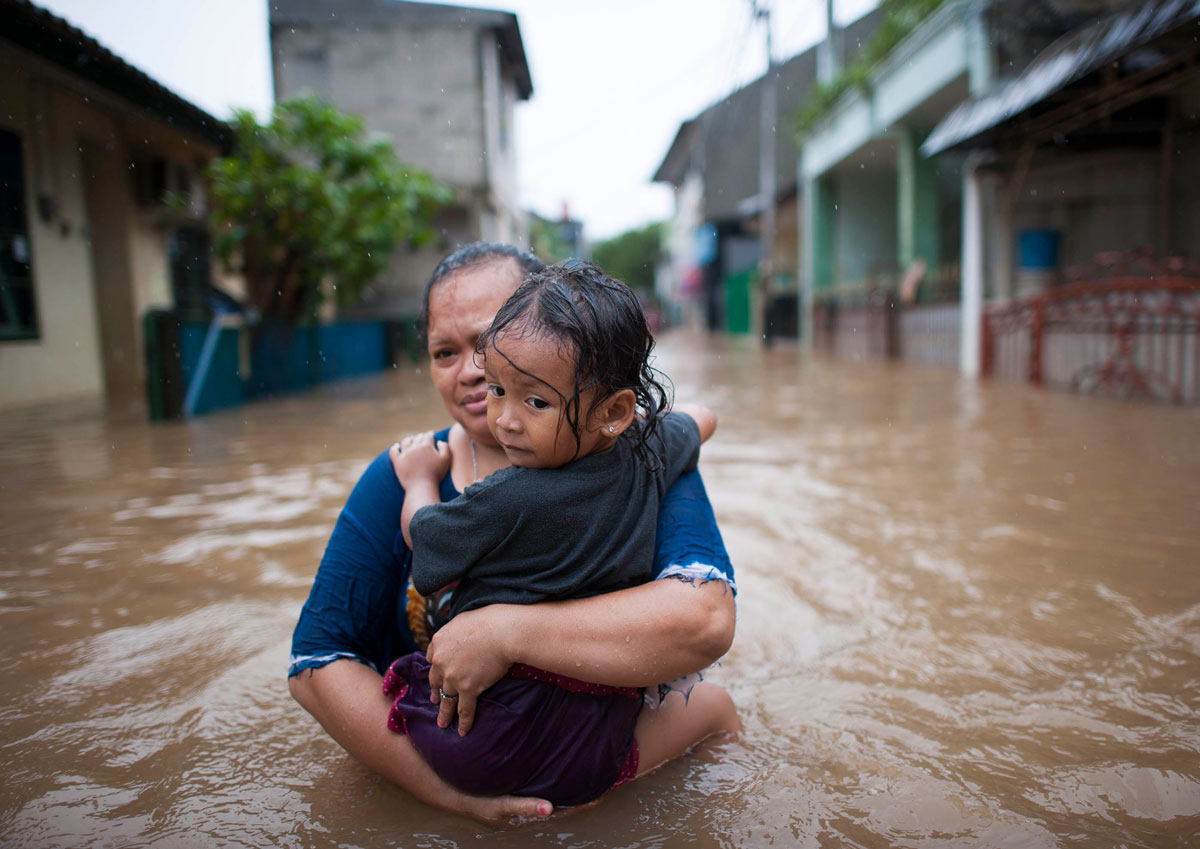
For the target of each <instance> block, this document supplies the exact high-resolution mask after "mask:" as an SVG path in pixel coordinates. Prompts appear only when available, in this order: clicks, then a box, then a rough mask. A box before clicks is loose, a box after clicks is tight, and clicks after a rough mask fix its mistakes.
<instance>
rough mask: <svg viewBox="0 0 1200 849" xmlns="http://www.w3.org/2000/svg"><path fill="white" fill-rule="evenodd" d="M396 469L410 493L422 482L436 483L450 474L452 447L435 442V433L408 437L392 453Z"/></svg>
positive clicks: (390, 453) (394, 469) (395, 446)
mask: <svg viewBox="0 0 1200 849" xmlns="http://www.w3.org/2000/svg"><path fill="white" fill-rule="evenodd" d="M388 458H389V459H391V461H392V469H393V471H395V472H396V477H397V478H399V479H400V485H401V486H402V487H404V488H405V489H406V490H407V489H411V488H412V487H413V485H414V484H416V483H419V482H427V481H433V482H434V483H435V484H436V483H437V482H438V481H440V480H441V479H442V478H444V477H445V476H446V473H447V472H449V471H450V459H451V458H450V446H449V445H447V444H446V443H445V442H435V441H434V439H433V431H426V432H425V433H417V434H413V435H412V436H406V437H405V438H404V439H402V440H400V442H399V443H398V444H397V445H393V446H392V447H391V449H390V450H389V451H388Z"/></svg>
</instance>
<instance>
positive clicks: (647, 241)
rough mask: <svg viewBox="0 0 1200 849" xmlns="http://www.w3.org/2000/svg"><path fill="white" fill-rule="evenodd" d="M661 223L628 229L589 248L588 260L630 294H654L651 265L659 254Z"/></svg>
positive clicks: (652, 266)
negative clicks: (589, 258) (620, 282)
mask: <svg viewBox="0 0 1200 849" xmlns="http://www.w3.org/2000/svg"><path fill="white" fill-rule="evenodd" d="M662 237H663V225H662V224H648V225H646V226H645V227H642V228H641V229H640V230H628V231H626V232H624V233H622V234H621V235H619V236H614V237H613V238H611V239H605V240H604V241H602V242H597V243H596V244H595V245H593V246H592V260H593V261H594V262H595V263H596V265H598V266H600V267H601V268H602V269H603V270H604V273H605V274H607V275H608V276H609V277H615V278H617V279H618V280H621V281H622V282H624V283H625V284H626V285H627V286H629V288H630V289H633V290H634V291H639V290H640V291H642V292H644V293H646V294H653V293H654V266H655V263H656V262H657V261H658V256H659V254H660V253H661V251H662Z"/></svg>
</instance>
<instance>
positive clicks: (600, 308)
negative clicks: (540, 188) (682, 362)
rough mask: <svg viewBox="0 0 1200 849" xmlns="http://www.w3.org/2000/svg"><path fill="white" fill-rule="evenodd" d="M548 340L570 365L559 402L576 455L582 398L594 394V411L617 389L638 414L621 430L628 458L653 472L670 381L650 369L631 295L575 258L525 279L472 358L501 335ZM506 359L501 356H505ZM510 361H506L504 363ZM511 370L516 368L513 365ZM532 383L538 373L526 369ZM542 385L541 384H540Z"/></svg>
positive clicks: (645, 336)
mask: <svg viewBox="0 0 1200 849" xmlns="http://www.w3.org/2000/svg"><path fill="white" fill-rule="evenodd" d="M508 333H517V334H519V336H520V338H535V339H537V338H549V339H554V340H556V341H558V342H559V343H561V344H562V345H563V346H564V347H565V348H566V349H567V350H568V351H569V352H570V353H571V354H572V355H573V357H574V360H575V381H574V383H575V385H574V387H573V389H572V394H571V397H569V398H566V397H564V398H563V401H564V415H565V417H566V420H567V423H568V424H569V425H570V427H571V433H572V434H573V435H574V437H575V456H576V457H577V456H578V455H579V448H580V445H581V444H582V443H581V438H580V435H581V430H582V428H583V425H584V423H585V421H586V418H587V416H589V415H590V414H591V410H580V403H581V395H582V394H583V393H584V392H587V391H588V390H589V389H594V390H595V392H596V395H595V399H594V401H593V406H595V404H599V403H600V402H601V401H604V400H605V399H607V398H609V397H611V396H612V395H614V394H616V393H617V392H620V391H621V390H623V389H631V390H633V394H634V397H635V398H636V400H637V407H638V410H639V412H640V414H641V415H640V416H637V417H635V418H634V421H633V424H632V425H630V427H629V429H628V430H627V431H626V432H627V433H629V434H630V435H631V436H632V437H633V439H634V453H635V454H636V455H637V457H638V458H639V459H640V460H641V461H642V462H643V463H645V464H646V466H647V467H648V468H650V469H651V470H652V471H658V470H659V469H660V468H661V466H662V463H661V461H660V460H659V458H658V455H657V454H656V453H655V452H654V451H653V450H651V449H650V446H649V440H650V439H651V437H653V436H654V434H655V432H656V430H657V428H658V421H659V417H660V416H661V415H662V414H663V413H665V412H666V411H667V410H669V409H670V407H671V382H670V380H668V379H667V377H666V375H664V374H662V372H660V371H658V370H657V369H655V368H653V367H652V366H651V365H650V353H651V351H652V350H653V349H654V336H653V335H652V334H651V333H650V327H649V325H647V323H646V316H645V315H644V314H643V313H642V305H641V304H640V303H639V302H638V299H637V296H636V295H634V293H633V291H632V290H631V289H630V288H629V287H628V286H626V285H625V284H624V283H622V282H621V281H620V280H614V279H613V278H611V277H608V276H607V275H605V274H604V272H603V271H601V270H600V269H599V268H598V267H597V266H595V265H593V264H592V263H590V262H584V261H580V260H573V261H571V262H570V263H568V264H566V265H551V266H548V267H546V268H544V269H542V270H541V271H534V272H532V273H531V274H529V275H527V276H526V278H525V282H524V283H523V284H521V288H519V289H517V291H516V292H514V293H513V294H512V297H510V298H509V299H508V300H507V301H506V302H505V304H504V306H502V307H501V308H500V311H499V312H497V313H496V317H495V319H493V320H492V324H491V326H490V327H488V329H487V330H485V331H484V332H483V333H482V334H481V335H480V337H479V343H478V345H477V346H476V349H475V351H476V355H479V354H482V353H483V352H485V351H487V350H490V349H492V348H495V350H496V351H497V352H498V353H499V354H500V355H501V356H505V354H504V352H503V351H502V350H500V349H499V348H496V339H497V337H499V336H501V335H505V334H508ZM505 359H507V357H505ZM509 362H510V363H512V361H511V360H509ZM512 365H513V367H514V368H517V366H516V364H515V363H512ZM518 370H519V371H522V372H523V373H525V374H527V375H529V376H530V377H532V378H534V379H535V380H540V378H538V376H537V375H535V374H529V372H524V370H523V369H519V368H518ZM542 382H543V383H544V382H545V381H542Z"/></svg>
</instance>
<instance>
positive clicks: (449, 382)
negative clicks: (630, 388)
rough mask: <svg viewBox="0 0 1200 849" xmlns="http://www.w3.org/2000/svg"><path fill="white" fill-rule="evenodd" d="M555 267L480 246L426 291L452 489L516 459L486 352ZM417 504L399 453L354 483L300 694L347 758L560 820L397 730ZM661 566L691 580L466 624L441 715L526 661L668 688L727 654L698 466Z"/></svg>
mask: <svg viewBox="0 0 1200 849" xmlns="http://www.w3.org/2000/svg"><path fill="white" fill-rule="evenodd" d="M540 267H541V263H540V261H538V260H537V259H536V258H535V257H533V256H532V255H530V254H527V253H525V252H523V251H519V250H517V249H515V248H511V247H508V246H503V245H488V244H476V245H469V246H467V247H466V248H462V249H460V250H458V251H456V252H455V253H454V254H451V256H449V257H447V258H446V259H445V260H444V261H443V262H442V263H441V264H440V265H439V266H438V268H437V270H435V271H434V274H433V276H432V278H431V279H430V281H429V284H428V285H427V286H426V291H425V304H424V315H423V317H422V318H423V324H424V326H425V330H426V337H427V340H428V348H429V355H430V374H431V377H432V379H433V382H434V386H435V387H436V388H437V390H438V393H439V394H440V395H441V397H442V401H443V403H444V404H445V405H446V409H447V411H448V412H449V413H450V416H451V418H453V419H454V421H455V424H454V426H453V427H451V428H450V431H449V434H448V437H447V438H448V441H449V444H450V449H451V452H452V455H453V461H452V464H451V469H450V476H449V483H452V484H453V487H452V488H451V489H450V491H449V494H450V495H453V490H455V489H456V490H458V491H462V490H463V489H465V488H466V487H467V486H469V485H470V484H471V483H473V482H474V481H476V480H481V479H482V478H484V477H486V476H487V475H489V474H491V473H492V472H493V471H496V470H497V469H500V468H503V467H505V466H507V465H508V461H507V458H506V457H505V455H504V452H503V450H502V449H501V448H500V447H499V445H497V444H496V443H495V441H494V440H493V438H492V436H491V434H490V432H489V430H488V427H487V400H486V386H485V383H484V379H483V372H482V370H481V369H480V368H479V366H478V364H477V363H476V361H475V357H474V356H473V354H474V351H475V342H476V339H477V338H478V336H479V334H480V333H481V332H482V331H483V330H484V329H485V328H486V327H487V326H488V325H489V324H490V323H491V321H492V318H493V316H494V315H495V314H496V311H497V310H498V309H499V308H500V306H501V305H502V304H503V303H504V302H505V301H506V300H507V299H508V296H509V295H511V294H512V293H513V292H514V291H515V290H516V288H517V287H518V286H519V285H520V284H521V281H522V280H523V278H524V275H525V273H526V272H528V271H532V270H537V269H539V268H540ZM402 503H403V492H402V490H401V489H400V486H399V484H398V483H397V481H396V478H395V475H394V474H393V471H392V468H391V463H390V461H389V459H388V456H387V452H386V451H385V452H383V453H381V454H380V455H379V456H378V457H376V459H375V460H374V462H372V464H371V465H370V466H369V467H368V468H367V470H366V471H365V472H364V473H363V476H362V478H361V479H360V480H359V482H358V484H357V485H356V486H355V488H354V491H353V492H352V493H351V495H350V498H349V499H348V501H347V503H346V507H345V508H344V509H343V511H342V514H341V515H340V516H339V518H338V522H337V525H336V526H335V528H334V531H333V535H332V536H331V538H330V541H329V544H328V546H327V547H326V550H325V556H324V557H323V558H322V561H321V566H320V569H319V570H318V572H317V577H316V580H315V581H314V584H313V589H312V592H311V594H310V596H309V600H308V602H307V603H306V604H305V606H304V610H303V612H302V613H301V616H300V621H299V623H298V624H297V626H296V632H295V635H294V637H293V644H292V664H291V667H290V668H289V671H288V674H289V687H290V689H291V692H292V695H293V697H294V698H295V699H296V700H297V701H298V702H300V704H301V705H302V706H303V707H304V708H305V709H306V710H308V712H309V713H311V714H312V715H313V716H314V717H315V718H316V719H317V721H318V722H320V723H321V725H322V726H323V727H324V728H325V730H326V731H327V732H328V733H329V734H330V736H332V737H333V738H334V739H335V740H337V741H338V743H340V744H341V745H342V747H343V748H345V749H346V751H348V752H349V753H350V754H351V755H353V756H354V757H355V758H356V759H358V760H359V761H360V762H361V763H363V764H364V765H365V766H367V767H368V768H370V769H372V770H374V771H375V772H378V773H379V774H380V775H382V776H383V777H384V778H386V779H388V780H389V781H392V782H393V783H395V784H397V785H399V786H400V787H402V788H404V789H405V790H407V791H409V792H410V793H411V794H412V795H414V796H416V797H417V798H419V799H421V800H422V801H424V802H426V803H428V804H431V805H435V806H437V807H439V808H442V809H445V810H450V811H456V812H459V813H464V814H467V815H469V816H473V817H475V818H477V819H481V820H485V821H499V820H504V819H508V818H512V817H527V818H532V817H540V816H546V815H548V814H549V813H550V812H551V807H550V805H549V804H548V803H547V802H545V801H544V800H540V799H524V798H518V797H511V796H506V797H496V798H490V797H489V798H484V797H474V796H468V795H466V794H463V793H461V792H459V791H457V790H455V789H454V788H452V787H451V786H450V785H448V784H446V783H445V782H443V781H442V780H441V779H439V778H438V777H437V775H436V774H435V773H434V772H433V770H432V769H430V767H429V766H428V765H427V764H426V763H425V762H424V760H423V759H422V758H421V757H420V755H418V754H417V751H416V750H415V749H414V748H413V747H412V745H411V743H410V742H409V741H408V740H407V739H406V738H404V737H403V736H401V735H398V734H393V733H392V732H390V731H389V730H388V729H387V725H386V723H387V716H388V712H389V709H390V706H391V705H390V700H389V699H388V698H387V697H386V696H384V695H383V692H382V675H381V670H383V669H385V668H386V667H387V664H388V663H390V661H391V660H393V659H394V658H396V657H398V656H400V655H402V654H406V653H408V652H410V651H412V650H413V649H414V648H415V643H414V638H413V634H412V631H411V629H410V628H409V625H408V616H407V612H408V611H407V605H406V601H405V593H404V586H403V583H402V580H403V579H405V578H406V577H407V574H408V562H409V559H410V558H411V553H410V552H409V551H408V549H407V546H405V545H404V541H403V538H402V537H401V535H400V507H401V505H402ZM655 559H656V573H657V574H658V575H659V577H660V578H668V577H676V578H682V579H684V580H656V581H653V582H651V583H649V584H645V585H643V586H640V587H634V588H632V589H627V590H621V591H619V592H615V593H610V594H608V595H603V596H594V597H591V598H587V599H576V600H571V601H561V602H544V603H541V604H537V605H506V604H495V605H489V606H488V607H484V608H480V609H478V610H473V611H469V612H467V613H464V614H462V615H460V616H457V617H455V618H454V619H453V620H452V621H451V622H450V623H449V624H447V625H446V626H445V627H443V628H442V629H441V630H439V631H438V632H437V633H436V634H435V635H434V636H433V639H432V642H431V643H430V644H429V647H428V649H427V655H428V661H429V663H430V665H431V667H432V668H431V670H430V673H429V678H430V686H431V688H432V689H433V690H434V691H441V692H444V693H446V694H453V695H455V696H457V698H455V699H446V700H444V701H443V702H442V704H441V710H442V715H443V716H444V717H445V718H446V719H449V718H452V717H453V714H454V712H455V709H457V713H458V727H459V733H461V734H466V733H468V732H469V731H470V728H471V725H472V723H473V721H474V714H475V702H476V699H477V697H478V695H479V694H480V693H481V692H483V690H485V689H487V688H488V687H489V686H491V685H492V684H493V683H495V682H496V681H498V680H499V679H500V678H501V677H502V676H503V675H504V674H505V672H506V671H507V670H508V668H509V667H510V666H511V665H512V664H514V663H525V664H528V665H530V666H535V667H538V668H541V669H545V670H548V671H550V672H554V673H558V674H561V675H567V676H571V677H575V678H581V679H584V680H588V681H593V682H595V683H598V684H607V685H610V686H616V687H630V686H632V687H645V686H653V685H655V684H659V683H660V682H663V681H670V680H672V679H674V678H678V677H680V676H683V675H687V674H689V673H691V672H694V671H695V670H697V669H702V668H703V667H705V666H708V665H709V664H711V663H713V662H714V661H715V660H716V659H717V658H719V657H720V656H721V655H722V654H724V653H725V651H726V650H727V649H728V648H729V645H730V643H731V642H732V639H733V629H734V606H733V592H732V588H733V587H732V585H733V572H732V567H731V566H730V564H729V560H728V556H727V555H726V553H725V549H724V546H723V544H722V543H721V538H720V534H719V533H718V532H717V529H716V525H715V523H714V522H713V518H712V509H711V506H710V505H709V503H708V500H707V497H706V496H705V494H704V488H703V484H702V483H701V482H700V479H699V476H698V475H697V474H696V473H695V472H693V473H691V474H689V475H688V476H685V477H684V478H682V479H681V480H680V482H679V483H677V484H676V485H675V486H674V487H673V488H672V489H671V490H670V491H669V492H668V493H667V497H666V499H665V500H664V503H663V506H662V510H661V512H660V516H659V529H658V542H657V545H656V552H655ZM676 697H678V696H676ZM451 733H452V732H451Z"/></svg>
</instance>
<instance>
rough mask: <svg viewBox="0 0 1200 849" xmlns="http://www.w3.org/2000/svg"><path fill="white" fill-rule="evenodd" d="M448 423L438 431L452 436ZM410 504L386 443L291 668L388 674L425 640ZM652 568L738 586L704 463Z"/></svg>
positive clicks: (340, 524) (314, 595)
mask: <svg viewBox="0 0 1200 849" xmlns="http://www.w3.org/2000/svg"><path fill="white" fill-rule="evenodd" d="M448 433H449V430H448V429H447V430H443V431H440V432H439V433H437V434H436V438H437V439H439V440H443V441H444V440H446V439H447V436H448ZM440 494H441V498H442V500H443V501H449V500H451V499H453V498H455V497H457V496H458V495H459V492H458V490H457V489H455V487H454V484H453V483H451V481H450V476H449V474H447V475H446V477H445V478H444V479H443V480H442V483H441V488H440ZM403 504H404V490H403V489H402V488H401V486H400V482H399V481H398V480H397V479H396V473H395V472H394V471H393V470H392V464H391V461H390V460H389V459H388V454H387V451H384V452H382V453H381V454H379V456H377V457H376V458H375V459H374V460H373V461H372V462H371V464H370V465H369V466H368V467H367V469H366V471H364V472H363V474H362V477H361V478H359V480H358V483H357V484H355V486H354V490H353V491H352V492H351V493H350V497H349V498H348V499H347V501H346V506H345V507H343V508H342V512H341V514H340V515H339V516H338V520H337V524H336V525H334V528H333V534H332V535H331V536H330V538H329V543H328V544H327V545H326V547H325V556H324V557H322V558H321V565H320V568H318V570H317V575H316V578H315V580H314V581H313V586H312V590H311V591H310V593H309V597H308V601H307V602H305V605H304V609H303V610H302V611H301V613H300V621H299V622H297V623H296V630H295V632H294V633H293V635H292V656H291V663H290V665H289V667H288V676H289V677H291V676H293V675H296V674H298V673H299V672H302V671H303V670H305V669H316V668H319V667H321V666H324V665H326V664H328V663H332V662H333V661H335V660H339V659H350V660H357V661H358V662H360V663H364V664H366V665H367V666H370V667H371V668H372V669H374V670H375V671H376V672H379V673H380V674H382V673H383V670H384V669H386V668H387V667H388V665H389V664H390V663H391V662H392V661H393V660H395V659H396V658H397V657H400V656H402V655H405V654H409V653H411V652H413V651H415V650H416V648H417V645H416V643H415V641H414V637H413V633H412V631H411V630H410V628H409V624H408V615H407V614H408V610H407V594H406V587H407V585H408V580H409V574H410V571H411V567H412V551H411V550H410V549H409V548H408V546H407V545H406V544H405V542H404V537H403V535H402V534H401V532H400V509H401V507H402V506H403ZM653 575H654V577H655V578H656V579H661V578H679V579H683V580H690V581H701V582H703V581H710V580H720V581H725V582H726V583H727V584H729V586H730V587H731V588H732V589H733V590H734V591H735V592H736V585H735V584H734V577H733V565H732V564H731V563H730V561H729V555H728V554H727V553H726V551H725V544H724V542H723V541H722V540H721V532H720V531H719V530H718V529H717V523H716V519H715V517H714V516H713V511H712V505H711V504H710V503H709V500H708V495H707V493H705V491H704V483H703V481H702V480H701V479H700V473H699V472H697V471H694V470H693V471H691V472H688V473H686V474H685V475H683V476H682V477H680V478H679V480H678V481H677V482H676V483H675V485H674V486H672V487H671V488H670V489H669V490H667V493H666V496H665V497H664V498H663V502H662V507H661V509H660V511H659V515H658V524H657V533H656V540H655V552H654V568H653Z"/></svg>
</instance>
